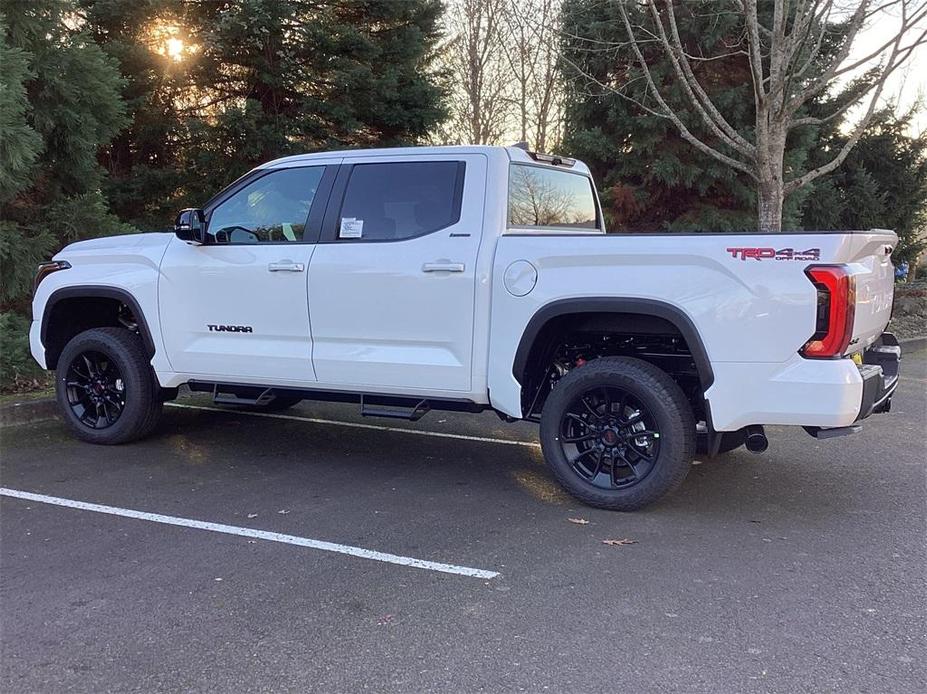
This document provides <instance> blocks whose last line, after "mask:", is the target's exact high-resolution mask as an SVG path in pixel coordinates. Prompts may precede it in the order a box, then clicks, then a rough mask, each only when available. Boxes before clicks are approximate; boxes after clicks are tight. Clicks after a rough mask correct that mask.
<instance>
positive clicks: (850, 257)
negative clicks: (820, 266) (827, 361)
mask: <svg viewBox="0 0 927 694" xmlns="http://www.w3.org/2000/svg"><path fill="white" fill-rule="evenodd" d="M848 238H849V239H850V243H849V244H847V245H846V246H844V248H843V249H842V250H843V252H844V253H843V254H846V257H842V258H840V259H839V262H842V263H846V264H847V265H848V266H849V269H850V272H851V273H852V274H853V277H854V279H855V282H856V317H855V320H854V323H853V337H852V339H851V341H850V352H859V351H862V350H864V349H866V348H867V347H869V345H871V344H872V343H873V342H875V341H876V340H877V339H878V337H879V336H880V335H881V334H882V333H883V332H884V330H885V326H886V325H888V321H889V319H890V318H891V314H892V301H893V299H894V292H895V268H894V267H893V266H892V258H891V254H892V251H893V250H894V249H895V247H896V246H897V245H898V236H896V235H895V232H893V231H888V230H884V229H873V230H871V231H868V232H865V233H855V234H852V235H850V236H849V237H848ZM843 254H842V255H843Z"/></svg>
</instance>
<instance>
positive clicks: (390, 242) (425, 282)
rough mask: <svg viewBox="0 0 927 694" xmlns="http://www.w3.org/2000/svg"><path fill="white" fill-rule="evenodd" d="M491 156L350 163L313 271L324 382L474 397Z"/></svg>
mask: <svg viewBox="0 0 927 694" xmlns="http://www.w3.org/2000/svg"><path fill="white" fill-rule="evenodd" d="M485 179H486V158H485V157H484V156H483V155H458V156H448V155H430V156H427V157H422V156H421V155H419V156H416V157H408V156H386V157H383V156H378V157H376V158H369V159H365V158H362V157H358V158H356V159H351V158H345V160H344V163H343V165H342V167H341V171H340V173H339V176H338V181H337V182H336V184H335V188H334V190H333V192H332V195H331V203H330V204H329V208H328V212H327V213H326V216H325V225H324V227H323V231H322V241H321V243H320V244H319V245H318V247H317V248H316V250H315V254H314V255H313V257H312V262H311V264H310V267H309V311H310V315H311V316H312V334H313V352H312V358H313V364H314V366H315V370H316V375H317V376H318V380H319V383H320V384H325V385H330V386H340V385H348V386H351V387H354V388H357V389H358V390H360V389H363V390H367V391H378V390H383V391H394V392H395V391H396V390H400V391H406V392H413V391H415V390H432V391H434V390H438V391H469V390H470V387H471V367H472V348H473V311H474V297H475V290H476V276H477V270H476V261H477V252H478V250H479V245H480V238H481V233H482V220H483V198H484V193H485V190H484V188H485Z"/></svg>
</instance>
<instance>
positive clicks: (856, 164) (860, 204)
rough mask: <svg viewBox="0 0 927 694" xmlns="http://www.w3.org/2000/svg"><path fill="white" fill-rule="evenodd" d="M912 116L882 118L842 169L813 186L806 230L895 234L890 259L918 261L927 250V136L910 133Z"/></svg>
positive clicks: (837, 138)
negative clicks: (896, 240) (926, 236)
mask: <svg viewBox="0 0 927 694" xmlns="http://www.w3.org/2000/svg"><path fill="white" fill-rule="evenodd" d="M912 117H913V111H912V112H911V113H908V114H906V115H902V116H894V115H893V114H891V113H889V112H886V113H883V114H880V117H879V118H878V119H877V120H876V121H875V124H874V125H873V126H872V127H871V128H870V129H869V132H867V133H866V135H865V136H864V137H863V138H861V139H860V141H859V143H857V145H856V147H854V148H853V149H852V150H850V154H849V156H848V157H847V159H846V161H844V163H843V165H842V166H841V167H840V168H839V169H837V170H836V171H835V172H834V173H832V174H830V175H829V176H828V177H826V178H824V179H822V180H821V181H820V182H819V183H818V184H817V185H816V187H815V194H814V196H813V197H811V198H809V199H808V201H807V203H806V205H805V210H804V217H803V223H804V225H805V227H806V228H808V229H871V228H883V229H894V230H895V232H896V233H897V234H898V237H899V243H898V248H897V250H896V251H895V253H894V254H893V256H892V259H893V261H894V262H895V263H896V264H898V263H900V262H901V261H902V260H907V261H908V262H909V263H912V264H913V262H914V260H915V259H916V258H917V256H918V255H919V254H920V253H922V252H923V250H924V249H925V247H927V241H925V239H924V238H923V233H924V232H925V230H927V133H922V134H921V135H920V136H913V135H911V134H910V133H909V129H910V127H909V126H910V122H911V119H912ZM844 142H846V135H844V134H843V133H841V132H839V131H835V132H834V133H832V134H831V137H830V140H829V141H828V142H827V145H828V148H827V150H825V151H821V152H818V153H817V154H816V156H817V157H819V158H822V157H830V156H833V152H834V151H836V150H838V149H839V148H840V147H841V146H842V145H843V143H844Z"/></svg>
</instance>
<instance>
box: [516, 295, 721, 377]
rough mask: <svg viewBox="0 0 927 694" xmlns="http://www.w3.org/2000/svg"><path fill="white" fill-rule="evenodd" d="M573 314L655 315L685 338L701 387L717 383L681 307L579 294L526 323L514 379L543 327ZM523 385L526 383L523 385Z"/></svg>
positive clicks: (539, 312)
mask: <svg viewBox="0 0 927 694" xmlns="http://www.w3.org/2000/svg"><path fill="white" fill-rule="evenodd" d="M574 313H631V314H638V315H643V316H656V317H657V318H662V319H663V320H665V321H667V322H668V323H671V324H672V325H673V326H674V327H675V328H676V329H677V330H678V331H679V333H680V334H681V335H682V336H683V337H684V338H685V340H686V344H688V345H689V351H690V352H691V353H692V360H693V361H694V362H695V366H696V367H697V368H698V374H699V381H700V382H701V384H702V390H703V391H704V390H707V389H708V387H709V386H710V385H711V384H712V383H713V382H714V372H713V371H712V369H711V361H710V360H709V359H708V352H707V351H706V350H705V345H704V343H703V342H702V338H701V337H700V336H699V333H698V330H697V329H696V327H695V324H694V323H693V322H692V319H691V318H689V316H688V315H687V314H686V313H685V312H684V311H683V310H682V309H680V308H679V307H677V306H674V305H672V304H668V303H666V302H663V301H657V300H655V299H631V298H620V297H606V296H603V297H580V298H575V299H559V300H557V301H552V302H551V303H549V304H545V305H544V306H542V307H541V308H540V309H538V310H537V311H536V312H535V314H534V315H533V316H532V317H531V320H529V321H528V325H527V326H525V331H524V333H522V336H521V340H520V341H519V343H518V349H517V350H516V352H515V360H514V362H513V364H512V374H513V375H514V376H515V380H516V381H518V382H519V383H522V378H523V377H522V374H524V372H525V367H526V366H527V364H528V355H529V354H530V353H531V348H532V347H533V345H534V341H535V339H536V338H537V336H538V333H540V332H541V329H542V328H543V327H544V326H545V325H546V324H547V323H548V322H549V321H550V320H551V319H553V318H557V317H558V316H563V315H568V314H574ZM522 385H524V384H522Z"/></svg>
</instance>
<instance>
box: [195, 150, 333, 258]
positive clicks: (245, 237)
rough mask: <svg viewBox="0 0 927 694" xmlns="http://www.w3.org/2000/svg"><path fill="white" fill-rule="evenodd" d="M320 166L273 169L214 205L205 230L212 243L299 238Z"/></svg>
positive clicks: (275, 240) (257, 241)
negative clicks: (212, 239)
mask: <svg viewBox="0 0 927 694" xmlns="http://www.w3.org/2000/svg"><path fill="white" fill-rule="evenodd" d="M324 171H325V167H324V166H310V167H303V168H296V169H277V170H275V171H271V172H270V173H267V174H265V175H263V176H261V177H260V178H257V179H255V180H253V181H251V182H250V183H248V184H247V185H246V186H245V187H244V188H242V189H241V190H239V191H237V192H235V193H233V194H232V196H231V197H229V198H228V199H227V200H225V201H223V202H222V203H220V204H219V205H218V207H216V208H215V209H214V210H213V211H212V214H211V216H210V218H209V227H208V231H209V234H210V236H212V237H213V238H214V239H215V241H216V243H268V242H287V241H302V239H303V231H304V229H305V227H306V219H307V218H308V217H309V208H310V207H311V206H312V201H313V199H314V198H315V193H316V190H318V187H319V182H320V181H321V180H322V174H323V173H324Z"/></svg>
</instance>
